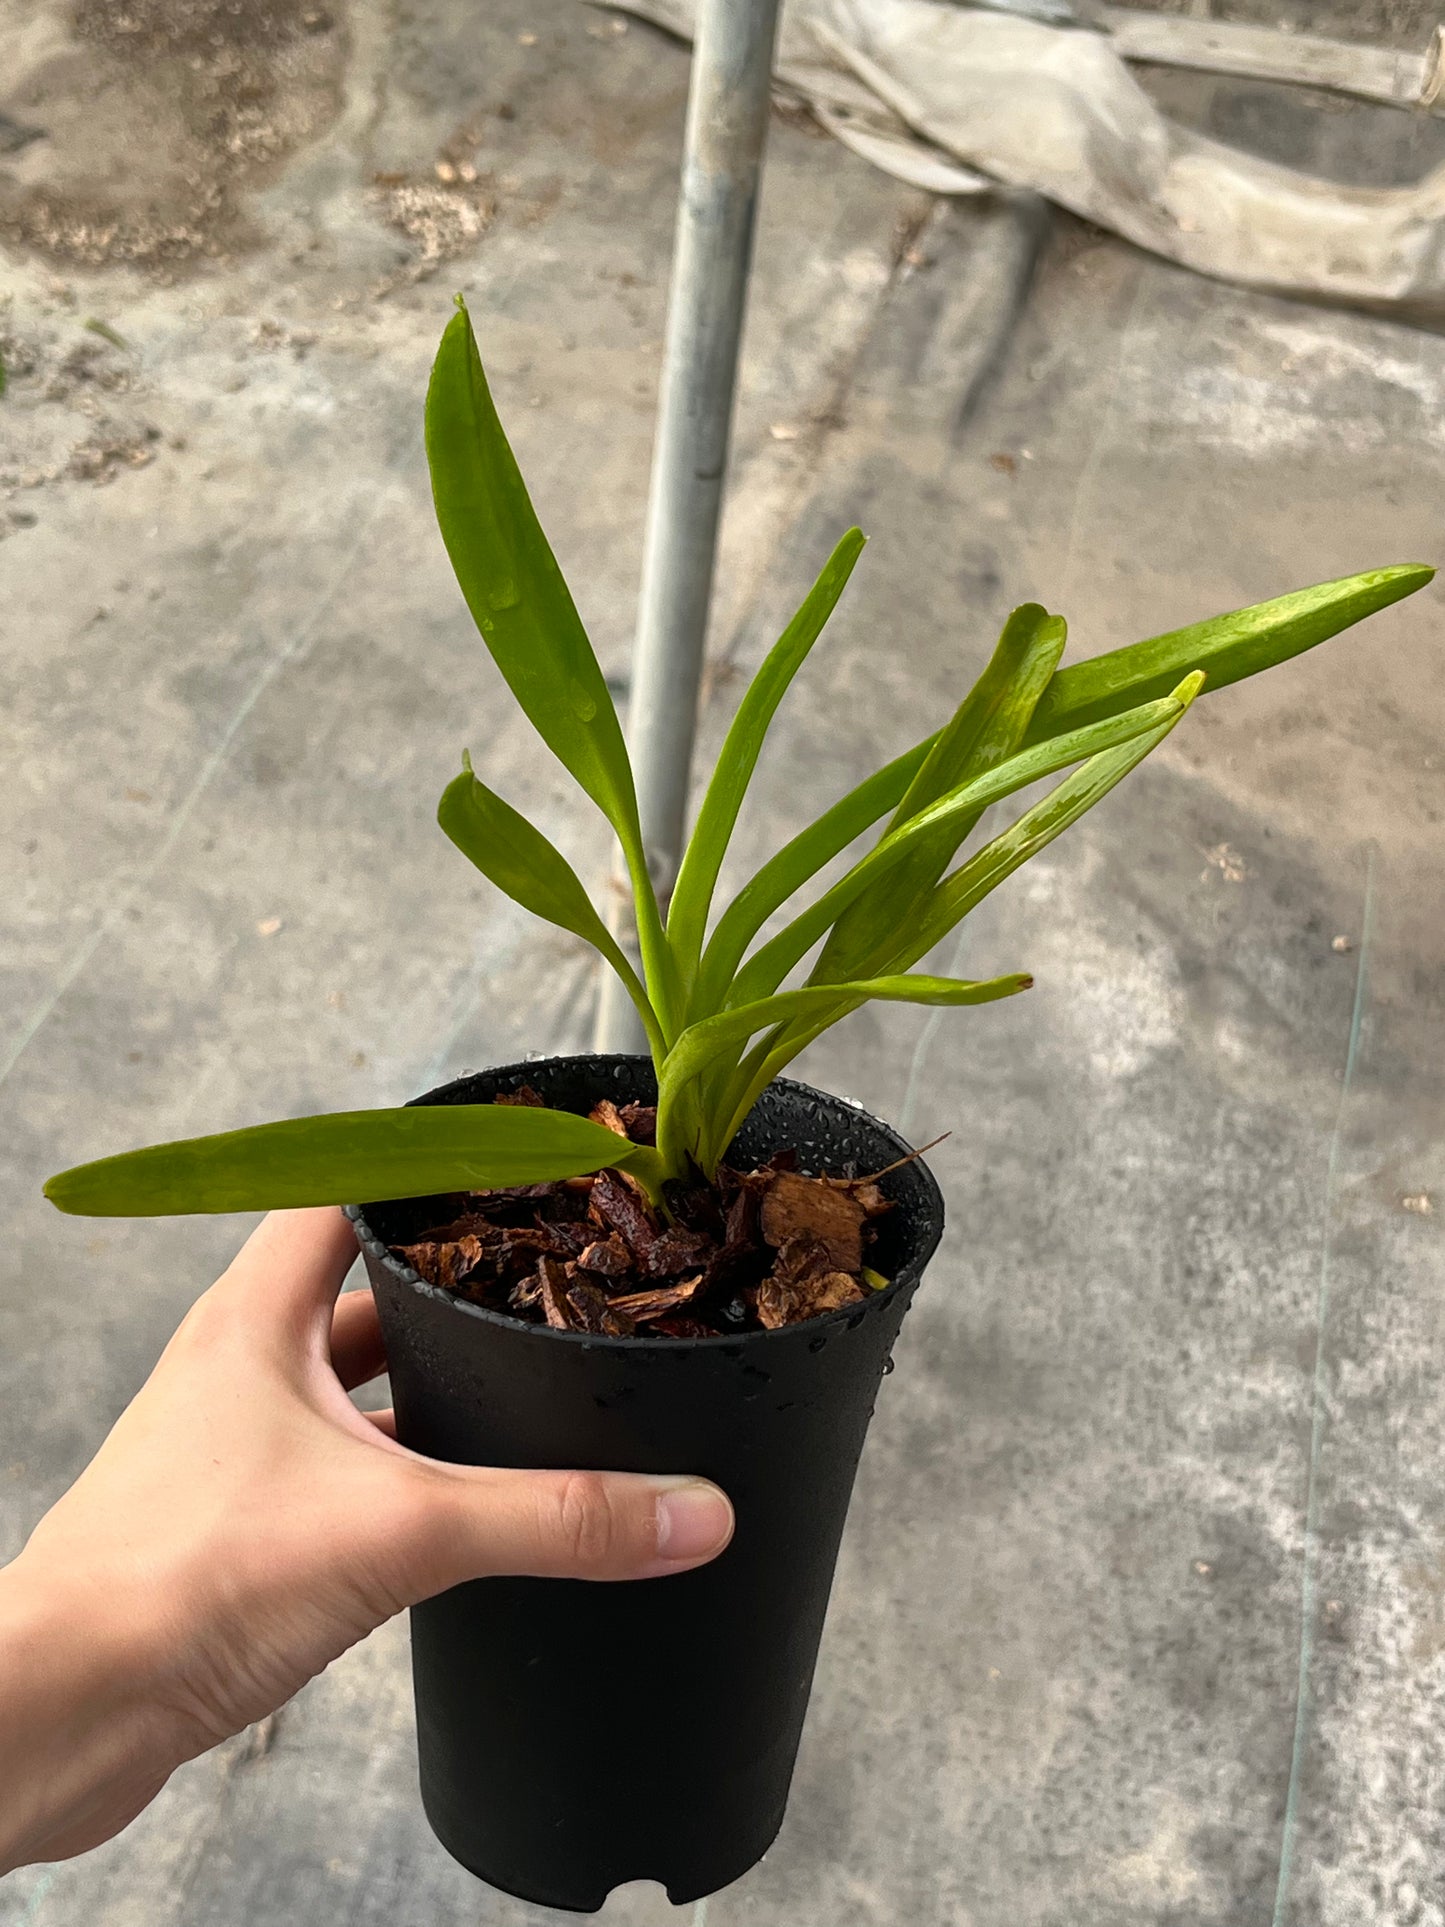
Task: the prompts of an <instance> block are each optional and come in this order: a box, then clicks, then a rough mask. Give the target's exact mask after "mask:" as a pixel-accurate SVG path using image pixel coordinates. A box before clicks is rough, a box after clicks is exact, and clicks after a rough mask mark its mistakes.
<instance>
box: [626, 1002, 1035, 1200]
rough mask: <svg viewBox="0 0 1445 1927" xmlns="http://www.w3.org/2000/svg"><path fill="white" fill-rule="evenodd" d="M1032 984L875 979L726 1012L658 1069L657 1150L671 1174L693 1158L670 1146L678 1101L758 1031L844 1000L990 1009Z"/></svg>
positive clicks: (692, 1029) (694, 1027)
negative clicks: (684, 1157)
mask: <svg viewBox="0 0 1445 1927" xmlns="http://www.w3.org/2000/svg"><path fill="white" fill-rule="evenodd" d="M1032 982H1033V978H1032V977H1028V976H1020V975H1014V976H1008V977H994V978H992V979H990V980H989V981H988V982H986V983H970V982H965V981H964V980H962V979H961V978H957V977H927V976H901V975H900V976H889V977H874V978H869V979H866V980H864V981H862V982H858V983H849V984H828V985H822V986H819V987H818V988H816V989H810V988H808V987H806V986H804V987H803V988H801V989H799V990H785V991H782V992H781V993H780V994H779V995H778V996H776V997H764V998H761V999H759V1001H758V1002H757V1003H754V1004H745V1005H743V1006H742V1007H741V1008H740V1009H737V1010H725V1011H722V1012H720V1013H719V1014H718V1015H717V1016H716V1017H707V1018H704V1019H703V1021H702V1022H701V1023H699V1024H690V1025H689V1026H688V1028H687V1029H686V1030H685V1031H684V1032H683V1033H682V1035H681V1036H680V1037H679V1038H678V1040H677V1042H676V1043H675V1044H674V1045H673V1047H672V1049H671V1050H670V1051H669V1053H668V1056H667V1061H666V1063H665V1064H664V1065H663V1067H662V1077H661V1080H660V1082H659V1088H658V1119H657V1128H658V1150H659V1151H660V1152H661V1154H662V1158H663V1162H664V1163H665V1164H666V1166H667V1167H668V1169H669V1170H675V1169H677V1168H678V1166H679V1160H680V1155H681V1153H682V1152H683V1151H687V1152H689V1153H694V1152H695V1148H696V1147H695V1146H693V1145H686V1146H683V1145H679V1144H678V1143H676V1142H674V1141H672V1127H673V1126H674V1125H675V1122H676V1120H677V1119H678V1117H679V1105H678V1099H679V1098H680V1096H681V1095H682V1093H683V1092H684V1091H685V1089H686V1087H687V1086H688V1084H690V1083H691V1082H692V1081H693V1079H695V1078H697V1077H698V1076H700V1075H701V1074H702V1073H703V1072H705V1071H706V1070H707V1069H708V1067H709V1066H710V1065H711V1064H712V1063H713V1062H714V1061H715V1060H716V1059H717V1058H719V1057H721V1056H723V1055H725V1054H726V1053H727V1052H729V1051H733V1050H735V1049H736V1048H737V1046H738V1045H739V1044H744V1043H746V1042H747V1040H748V1038H749V1037H751V1036H753V1035H755V1033H756V1032H758V1031H760V1030H767V1029H769V1028H770V1027H771V1026H772V1025H774V1024H777V1023H782V1022H787V1021H788V1020H790V1019H794V1018H800V1017H801V1018H807V1017H809V1016H812V1015H814V1014H816V1013H817V1012H818V1011H821V1010H824V1009H829V1008H834V1007H836V1006H837V1005H838V1003H839V1002H840V1001H842V1000H847V1001H848V1002H850V1003H852V1004H854V1005H857V1004H864V1003H870V1002H874V1001H880V1002H884V1003H904V1004H989V1003H993V1002H995V1001H996V1000H997V999H998V998H1000V997H1013V996H1015V995H1017V993H1018V992H1019V991H1021V990H1027V989H1028V987H1029V985H1030V984H1031V983H1032Z"/></svg>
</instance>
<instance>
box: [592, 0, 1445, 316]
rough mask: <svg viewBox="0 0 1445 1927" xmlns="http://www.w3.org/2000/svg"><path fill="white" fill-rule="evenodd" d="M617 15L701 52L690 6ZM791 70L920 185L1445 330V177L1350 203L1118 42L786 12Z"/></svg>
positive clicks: (911, 8)
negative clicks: (1027, 206) (985, 195)
mask: <svg viewBox="0 0 1445 1927" xmlns="http://www.w3.org/2000/svg"><path fill="white" fill-rule="evenodd" d="M621 4H622V6H623V9H624V10H625V11H627V12H630V13H633V14H636V15H638V16H639V17H641V18H643V19H647V20H651V21H653V22H654V23H656V24H657V25H660V26H663V27H666V28H668V29H670V30H671V31H673V32H675V33H678V34H681V35H682V36H684V37H687V36H688V35H689V34H690V31H691V21H692V4H691V0H621ZM1119 13H1120V10H1118V9H1108V10H1106V11H1103V15H1102V17H1103V18H1104V20H1105V21H1106V22H1107V21H1108V20H1109V19H1110V18H1111V17H1117V16H1118V15H1119ZM1315 44H1316V45H1323V44H1326V43H1315ZM1361 52H1362V53H1365V52H1368V50H1364V49H1362V50H1361ZM1389 58H1391V59H1392V60H1399V59H1404V58H1405V57H1404V56H1390V57H1389ZM1419 65H1420V71H1421V77H1422V84H1424V83H1425V82H1426V81H1427V79H1428V73H1427V68H1428V62H1426V61H1425V60H1424V59H1423V57H1422V59H1421V61H1420V63H1419ZM1402 71H1403V70H1402ZM1410 71H1411V73H1413V72H1414V69H1413V68H1412V69H1411V70H1410ZM776 72H777V78H778V80H779V81H780V82H781V83H782V84H783V85H784V86H786V87H787V88H788V89H790V90H791V91H792V92H793V93H795V94H797V95H798V96H800V97H801V98H802V99H804V100H806V101H807V102H808V103H809V105H810V106H811V107H812V108H813V110H814V112H815V113H816V114H817V116H818V119H819V120H820V121H821V123H822V124H823V125H824V126H825V127H827V128H828V129H829V130H830V131H831V132H832V133H833V134H835V135H836V136H837V138H839V139H840V140H843V141H846V142H847V143H848V145H849V146H851V147H853V148H854V149H856V150H857V151H858V152H859V153H861V154H862V155H864V157H865V158H867V159H868V160H870V161H871V162H873V163H874V164H875V165H877V166H879V167H882V168H885V169H887V171H888V172H890V173H892V174H895V175H896V176H898V178H900V179H902V180H906V181H908V182H910V183H911V184H912V185H914V186H917V187H922V188H926V189H928V190H929V191H931V192H934V193H943V194H962V193H978V192H980V191H982V190H983V189H985V188H986V187H987V185H988V184H989V183H990V182H992V181H1001V182H1004V183H1006V184H1008V185H1009V186H1012V187H1016V188H1030V189H1033V190H1034V191H1036V192H1038V193H1040V194H1043V195H1046V196H1047V197H1048V198H1049V199H1050V200H1051V201H1054V202H1056V203H1057V204H1058V205H1059V206H1061V207H1066V208H1069V209H1071V210H1072V211H1073V212H1074V213H1076V214H1080V215H1083V216H1084V217H1085V218H1086V219H1088V220H1091V221H1094V222H1097V223H1098V224H1099V225H1100V226H1101V227H1106V228H1110V229H1112V230H1113V231H1114V232H1115V233H1117V234H1121V235H1123V236H1124V237H1125V238H1126V239H1127V240H1130V241H1133V242H1135V243H1136V244H1137V245H1138V246H1140V247H1144V248H1148V249H1150V250H1151V251H1152V252H1153V253H1155V254H1160V255H1164V256H1166V257H1168V258H1169V259H1170V260H1174V261H1178V262H1180V263H1181V264H1182V265H1183V266H1185V267H1189V268H1193V269H1195V270H1196V271H1198V272H1199V273H1201V274H1209V275H1214V276H1216V277H1218V278H1219V279H1222V280H1227V281H1235V282H1240V283H1243V284H1246V285H1249V286H1253V287H1260V288H1268V289H1273V290H1275V291H1278V292H1283V293H1290V294H1300V295H1307V296H1311V297H1314V298H1316V299H1322V300H1329V301H1337V302H1343V303H1347V304H1349V305H1351V306H1358V307H1367V308H1376V309H1381V310H1386V311H1390V312H1394V313H1398V314H1400V315H1402V316H1403V317H1406V318H1409V319H1413V320H1418V321H1424V322H1430V323H1439V322H1440V321H1441V320H1442V319H1445V169H1437V170H1435V171H1434V172H1432V173H1431V174H1429V175H1427V176H1426V177H1425V178H1424V179H1423V180H1421V181H1419V182H1417V183H1414V184H1412V185H1409V186H1405V187H1399V188H1350V187H1343V186H1340V185H1339V184H1338V183H1336V182H1332V181H1325V180H1321V179H1319V178H1317V177H1316V176H1313V175H1310V174H1305V173H1301V172H1299V171H1298V170H1296V169H1293V168H1288V167H1281V166H1279V165H1277V164H1276V163H1274V162H1272V161H1267V160H1263V159H1261V158H1259V157H1258V156H1256V155H1252V154H1248V153H1244V152H1242V151H1240V150H1239V149H1237V148H1233V147H1228V146H1225V145H1224V144H1223V143H1222V142H1219V141H1215V140H1210V139H1208V138H1207V137H1206V136H1204V135H1202V134H1196V133H1193V132H1191V131H1190V130H1189V129H1187V128H1184V127H1182V126H1180V125H1179V124H1178V123H1177V122H1175V121H1172V120H1170V119H1169V118H1168V116H1167V115H1165V114H1164V113H1162V112H1161V111H1160V109H1159V108H1158V107H1157V106H1156V105H1155V104H1154V102H1153V101H1152V100H1151V99H1150V97H1149V96H1148V94H1147V93H1145V91H1144V89H1143V88H1142V87H1141V86H1140V85H1139V83H1138V82H1137V81H1136V80H1135V78H1134V77H1133V75H1132V74H1131V73H1130V71H1129V68H1128V66H1127V65H1126V64H1125V61H1124V59H1123V57H1122V56H1121V54H1120V52H1119V50H1118V45H1117V44H1116V40H1115V37H1114V35H1113V34H1111V33H1109V32H1100V31H1098V30H1096V29H1093V28H1089V27H1079V28H1076V27H1069V26H1053V25H1049V24H1047V23H1045V22H1044V21H1041V20H1037V19H1030V18H1024V17H1019V16H1017V15H1015V14H1012V13H1009V12H1002V11H997V10H991V9H989V10H985V9H981V8H973V7H960V6H954V5H947V4H938V3H937V0H789V4H788V5H787V7H786V9H785V12H784V16H783V28H782V34H781V38H780V42H779V51H778V61H777V69H776ZM1401 84H1403V83H1401ZM1395 97H1396V98H1399V97H1400V96H1399V94H1398V92H1397V93H1396V95H1395ZM1425 104H1429V103H1428V102H1427V103H1425Z"/></svg>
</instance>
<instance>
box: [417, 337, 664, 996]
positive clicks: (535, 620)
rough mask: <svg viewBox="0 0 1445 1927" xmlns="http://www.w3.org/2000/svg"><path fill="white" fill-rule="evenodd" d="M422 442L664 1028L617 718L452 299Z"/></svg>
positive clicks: (448, 524)
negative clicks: (577, 799)
mask: <svg viewBox="0 0 1445 1927" xmlns="http://www.w3.org/2000/svg"><path fill="white" fill-rule="evenodd" d="M426 449H427V461H428V463H429V465H430V468H431V480H432V496H433V499H434V500H435V503H436V514H437V521H438V523H439V525H440V527H441V532H442V540H443V541H444V542H445V543H446V548H447V554H448V555H449V556H450V557H451V562H452V567H453V569H455V571H456V576H457V581H458V582H459V583H460V584H461V590H462V594H463V595H464V596H465V597H466V601H467V607H468V608H469V609H470V610H471V612H472V616H473V618H474V620H475V621H476V624H477V627H478V629H480V631H481V635H482V640H483V642H485V644H486V645H487V648H488V649H489V650H490V651H491V654H492V659H493V661H494V662H495V663H496V665H497V667H498V669H500V670H501V672H502V675H503V676H504V677H505V678H506V681H507V685H508V687H509V688H510V689H511V691H512V694H513V695H514V696H515V697H516V699H517V701H518V703H520V705H521V707H522V709H523V711H524V712H525V714H526V715H527V717H528V719H529V720H530V722H531V723H532V725H533V727H534V728H535V729H536V731H537V733H538V735H539V736H540V737H541V738H542V740H543V742H544V743H546V745H547V747H548V748H549V749H550V750H551V751H552V753H553V755H554V756H556V757H557V759H558V760H559V762H561V763H562V765H563V766H564V768H566V769H567V770H569V771H570V772H571V774H572V775H573V776H574V777H575V778H576V779H577V781H578V782H579V783H580V784H581V786H582V788H583V789H584V790H585V791H586V792H587V794H588V795H589V796H590V797H591V798H592V800H593V802H594V803H596V804H597V806H598V807H599V809H601V810H602V812H603V814H604V815H605V816H606V817H607V819H608V821H609V822H610V823H611V825H612V827H613V829H614V830H615V831H616V833H617V838H618V841H619V843H620V844H621V846H622V851H623V855H624V856H625V858H626V861H627V867H628V872H629V875H630V876H631V879H632V888H633V894H634V896H635V898H636V900H637V919H638V934H639V937H640V940H641V944H642V955H643V960H644V963H645V964H646V966H647V974H648V981H649V987H650V988H651V990H652V992H653V994H654V997H655V998H656V1000H657V1004H658V1014H659V1017H660V1018H661V1020H662V1025H663V1028H664V1030H667V1029H669V1028H670V1026H671V1022H672V1018H673V1015H674V1006H675V1002H676V991H675V973H674V971H673V967H672V961H671V957H670V956H669V955H668V953H667V949H666V943H665V940H664V937H663V932H662V919H661V916H660V914H659V912H658V908H657V899H656V894H655V892H654V890H653V887H652V883H651V880H650V878H649V876H648V873H647V864H646V861H645V858H644V855H643V849H642V836H641V832H640V830H639V827H638V820H637V795H636V791H635V788H634V785H633V780H632V766H631V764H630V763H629V762H628V760H627V750H626V747H625V746H624V744H623V740H622V728H621V725H620V724H619V722H618V720H617V711H616V708H615V707H614V705H613V701H612V695H611V692H610V691H609V690H608V687H607V684H606V681H605V680H604V678H603V675H602V668H601V665H600V664H599V663H598V661H597V658H596V656H595V655H594V654H593V651H592V645H591V643H590V642H589V641H588V639H587V632H586V630H585V629H584V628H583V627H582V621H581V618H580V617H579V615H578V614H577V609H576V606H575V604H574V603H573V601H572V595H571V591H570V590H569V589H568V587H567V584H566V582H565V580H564V579H563V576H562V571H561V569H560V568H559V567H558V566H557V559H556V557H555V556H554V555H553V553H552V549H551V545H550V544H549V543H548V541H547V537H546V535H545V534H544V533H543V531H542V525H541V523H540V522H539V521H538V520H537V514H536V511H535V509H534V508H533V507H532V501H531V497H530V496H529V495H528V493H527V488H526V484H525V483H524V482H523V480H522V476H521V471H520V470H519V469H518V467H517V462H516V458H515V457H514V455H513V454H512V450H511V447H510V445H509V444H508V441H507V438H506V435H505V434H504V433H503V430H502V424H501V422H500V421H499V420H498V418H497V411H496V408H495V406H494V404H493V402H492V396H491V391H490V390H489V388H488V387H487V378H486V375H485V374H484V373H483V371H482V360H481V356H480V354H479V353H478V352H477V343H476V337H475V336H474V335H473V333H472V324H471V320H470V317H469V316H468V314H467V311H466V308H465V307H464V306H463V305H461V304H460V303H458V309H457V313H456V314H454V315H453V316H452V318H451V320H450V322H448V324H447V328H446V332H445V333H444V334H443V336H442V339H441V346H440V347H439V348H438V350H437V356H436V361H435V363H434V364H433V366H432V373H431V381H430V384H429V385H428V388H427V398H426Z"/></svg>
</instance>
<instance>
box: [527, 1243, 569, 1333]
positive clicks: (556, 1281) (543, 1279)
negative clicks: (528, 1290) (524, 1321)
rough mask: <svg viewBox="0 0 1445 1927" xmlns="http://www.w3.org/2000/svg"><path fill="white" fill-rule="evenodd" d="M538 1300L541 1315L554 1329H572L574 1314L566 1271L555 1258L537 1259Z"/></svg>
mask: <svg viewBox="0 0 1445 1927" xmlns="http://www.w3.org/2000/svg"><path fill="white" fill-rule="evenodd" d="M537 1284H538V1294H537V1296H538V1301H539V1303H540V1304H541V1307H542V1316H543V1317H544V1318H545V1319H546V1321H547V1323H548V1324H549V1325H550V1326H551V1327H552V1329H553V1330H554V1331H564V1332H565V1331H572V1330H573V1329H574V1328H575V1326H576V1323H577V1318H576V1314H575V1313H574V1311H573V1309H572V1306H571V1304H570V1302H569V1300H568V1295H567V1273H566V1272H565V1271H564V1270H563V1269H562V1267H561V1265H559V1264H558V1263H557V1261H556V1259H555V1258H539V1259H538V1260H537Z"/></svg>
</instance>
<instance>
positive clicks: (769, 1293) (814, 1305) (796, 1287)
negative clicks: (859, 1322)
mask: <svg viewBox="0 0 1445 1927" xmlns="http://www.w3.org/2000/svg"><path fill="white" fill-rule="evenodd" d="M867 1295H868V1294H867V1292H866V1291H865V1290H864V1289H863V1287H862V1285H860V1284H859V1282H858V1280H857V1279H856V1278H854V1277H852V1276H851V1275H850V1274H849V1273H848V1272H846V1271H839V1270H837V1269H836V1267H835V1266H834V1265H833V1264H832V1261H831V1260H830V1258H829V1256H828V1248H827V1246H826V1245H825V1244H823V1242H822V1240H821V1239H818V1238H811V1237H808V1236H807V1235H806V1234H799V1235H797V1236H794V1237H792V1238H790V1239H789V1240H788V1242H787V1243H786V1244H785V1245H784V1246H783V1248H782V1250H781V1251H780V1252H779V1253H778V1262H777V1264H776V1265H774V1267H773V1269H772V1272H771V1273H770V1274H769V1276H768V1277H766V1278H764V1280H763V1281H762V1283H761V1284H760V1285H758V1286H757V1287H756V1289H755V1291H754V1293H753V1308H754V1310H755V1311H756V1313H757V1316H758V1322H759V1323H760V1324H762V1325H765V1326H766V1327H767V1328H768V1330H769V1331H777V1330H778V1329H779V1327H780V1326H783V1325H796V1324H799V1323H801V1321H802V1320H803V1319H805V1318H818V1317H820V1316H821V1315H822V1314H823V1313H824V1312H827V1311H841V1310H842V1309H843V1307H844V1306H845V1305H856V1304H860V1303H861V1302H862V1300H863V1299H864V1298H866V1297H867Z"/></svg>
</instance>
